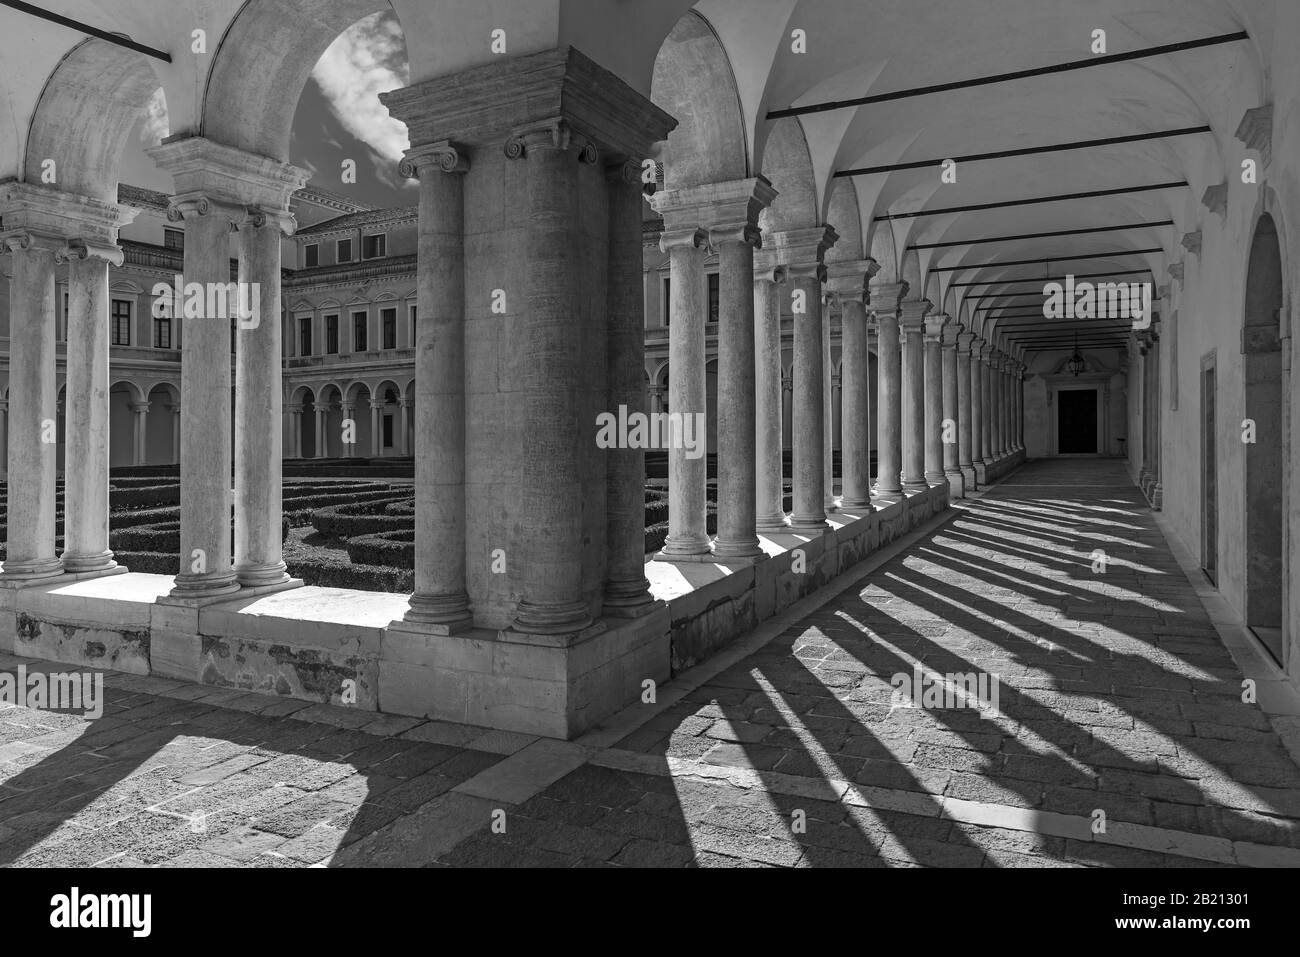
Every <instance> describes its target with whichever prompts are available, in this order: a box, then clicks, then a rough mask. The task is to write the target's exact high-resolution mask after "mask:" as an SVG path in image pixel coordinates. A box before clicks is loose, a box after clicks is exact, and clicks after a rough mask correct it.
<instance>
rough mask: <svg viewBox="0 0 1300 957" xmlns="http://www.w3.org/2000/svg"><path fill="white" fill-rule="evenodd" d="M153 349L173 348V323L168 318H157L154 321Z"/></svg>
mask: <svg viewBox="0 0 1300 957" xmlns="http://www.w3.org/2000/svg"><path fill="white" fill-rule="evenodd" d="M153 347H154V348H155V349H170V348H171V347H172V321H171V319H169V318H168V317H167V316H156V317H155V318H154V321H153Z"/></svg>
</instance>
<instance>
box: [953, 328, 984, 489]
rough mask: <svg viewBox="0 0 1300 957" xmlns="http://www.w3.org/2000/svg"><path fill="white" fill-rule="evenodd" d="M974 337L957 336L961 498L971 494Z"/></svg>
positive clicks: (975, 400) (967, 334)
mask: <svg viewBox="0 0 1300 957" xmlns="http://www.w3.org/2000/svg"><path fill="white" fill-rule="evenodd" d="M974 340H975V335H974V333H971V332H966V331H964V330H963V331H962V332H959V333H958V334H957V468H958V470H959V471H960V472H961V483H962V494H963V495H965V494H966V492H967V491H974V490H975V489H976V488H977V487H978V485H977V483H976V481H975V464H974V459H973V457H972V452H971V449H972V437H973V435H974V434H976V433H977V432H978V427H977V425H976V423H975V417H976V411H975V410H976V408H977V405H978V401H979V389H978V388H972V383H973V381H974V377H975V375H976V373H975V372H974V371H973V370H974V366H973V364H972V363H971V343H972V342H973V341H974Z"/></svg>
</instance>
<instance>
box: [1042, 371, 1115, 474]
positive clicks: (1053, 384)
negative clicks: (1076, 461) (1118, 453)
mask: <svg viewBox="0 0 1300 957" xmlns="http://www.w3.org/2000/svg"><path fill="white" fill-rule="evenodd" d="M1112 375H1113V373H1111V372H1108V371H1107V372H1081V373H1080V374H1079V375H1077V376H1074V375H1070V374H1069V373H1066V374H1064V375H1060V374H1057V375H1045V376H1043V380H1044V384H1045V385H1046V386H1047V407H1048V408H1049V409H1050V410H1051V412H1050V413H1049V414H1048V416H1047V447H1048V449H1049V450H1050V451H1049V452H1048V454H1049V455H1053V456H1061V455H1062V453H1061V440H1060V435H1059V418H1060V410H1059V409H1058V408H1057V407H1056V403H1057V399H1056V396H1057V393H1060V392H1095V393H1096V395H1097V451H1096V452H1066V453H1065V454H1064V456H1063V457H1064V458H1075V457H1079V458H1086V459H1096V458H1108V457H1110V456H1111V454H1112V453H1111V451H1110V382H1111V377H1112Z"/></svg>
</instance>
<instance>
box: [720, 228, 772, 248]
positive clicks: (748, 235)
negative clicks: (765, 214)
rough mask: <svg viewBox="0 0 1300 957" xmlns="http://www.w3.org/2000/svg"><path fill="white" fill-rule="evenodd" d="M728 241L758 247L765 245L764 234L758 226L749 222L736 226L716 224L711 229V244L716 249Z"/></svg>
mask: <svg viewBox="0 0 1300 957" xmlns="http://www.w3.org/2000/svg"><path fill="white" fill-rule="evenodd" d="M726 243H740V244H742V245H745V246H753V247H754V248H755V249H757V248H758V247H759V246H761V245H763V235H762V233H760V232H759V230H758V227H757V226H752V225H750V224H748V223H745V224H743V225H736V226H714V227H712V228H711V229H709V245H710V246H712V247H713V248H714V249H717V248H718V247H720V246H722V245H724V244H726Z"/></svg>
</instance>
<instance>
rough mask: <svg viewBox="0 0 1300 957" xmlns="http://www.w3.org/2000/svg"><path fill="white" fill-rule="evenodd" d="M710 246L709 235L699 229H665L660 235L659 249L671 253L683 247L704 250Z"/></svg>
mask: <svg viewBox="0 0 1300 957" xmlns="http://www.w3.org/2000/svg"><path fill="white" fill-rule="evenodd" d="M708 244H709V234H708V233H706V232H705V231H704V230H702V229H700V228H698V227H689V226H688V227H686V228H684V229H665V230H664V231H663V232H662V233H660V234H659V249H660V250H661V251H662V252H671V251H672V250H673V249H679V248H681V247H683V246H685V247H689V248H691V249H704V248H705V247H707V246H708Z"/></svg>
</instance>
